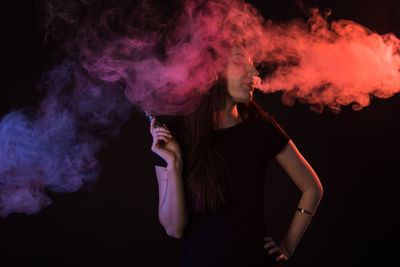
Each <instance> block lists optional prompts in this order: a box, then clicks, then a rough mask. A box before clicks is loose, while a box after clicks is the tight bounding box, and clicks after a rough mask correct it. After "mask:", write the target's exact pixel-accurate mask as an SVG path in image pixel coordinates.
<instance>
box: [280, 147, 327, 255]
mask: <svg viewBox="0 0 400 267" xmlns="http://www.w3.org/2000/svg"><path fill="white" fill-rule="evenodd" d="M275 159H276V160H277V162H278V163H279V164H280V165H281V166H282V168H283V169H284V170H285V172H286V173H287V174H288V175H289V177H290V178H291V179H292V180H293V182H294V183H295V184H296V185H297V187H298V188H299V189H300V191H301V192H302V196H301V198H300V201H299V204H298V207H300V208H303V209H306V210H307V211H311V212H312V213H313V214H314V213H315V211H316V209H317V207H318V205H319V202H320V200H321V197H322V194H323V188H322V185H321V182H320V180H319V178H318V176H317V174H316V173H315V172H314V170H313V168H312V167H311V166H310V164H308V162H307V161H306V160H305V159H304V157H303V156H302V155H301V154H300V152H299V151H298V150H297V148H296V146H295V145H294V143H293V142H292V141H291V140H289V142H288V144H287V145H286V146H285V148H284V149H283V150H282V151H281V152H280V153H279V154H278V155H277V156H276V157H275ZM311 219H312V216H310V215H308V214H305V213H301V212H296V213H295V215H294V217H293V220H292V222H291V224H290V226H289V229H288V231H287V233H286V235H285V236H284V237H283V239H282V241H281V243H280V245H279V246H280V247H281V248H282V249H284V250H286V252H288V253H289V255H291V254H293V252H294V250H295V249H296V246H297V244H298V243H299V241H300V239H301V237H302V236H303V234H304V232H305V231H306V229H307V227H308V225H309V223H310V221H311Z"/></svg>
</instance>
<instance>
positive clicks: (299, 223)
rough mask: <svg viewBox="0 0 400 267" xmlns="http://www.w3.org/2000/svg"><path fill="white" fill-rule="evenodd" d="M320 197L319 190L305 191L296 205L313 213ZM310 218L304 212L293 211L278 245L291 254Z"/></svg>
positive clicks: (320, 192)
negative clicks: (286, 229)
mask: <svg viewBox="0 0 400 267" xmlns="http://www.w3.org/2000/svg"><path fill="white" fill-rule="evenodd" d="M321 197H322V191H321V190H317V189H315V190H309V191H305V192H303V194H302V196H301V198H300V201H299V204H298V207H299V208H303V209H305V210H307V211H311V212H312V213H313V214H314V213H315V211H316V209H317V208H318V204H319V202H320V200H321ZM311 219H312V216H310V215H308V214H306V213H302V212H295V214H294V217H293V219H292V222H291V223H290V226H289V229H288V231H287V233H286V234H285V236H284V237H283V239H282V241H281V243H280V245H279V246H280V247H281V248H283V249H285V250H286V251H287V252H288V253H289V254H290V255H292V254H293V252H294V250H295V249H296V247H297V244H298V243H299V242H300V239H301V238H302V236H303V234H304V232H305V231H306V229H307V227H308V225H309V224H310V222H311Z"/></svg>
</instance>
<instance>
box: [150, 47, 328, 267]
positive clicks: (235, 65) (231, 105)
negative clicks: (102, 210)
mask: <svg viewBox="0 0 400 267" xmlns="http://www.w3.org/2000/svg"><path fill="white" fill-rule="evenodd" d="M257 75H258V73H257V71H256V69H255V67H254V65H253V63H252V61H251V59H250V57H249V56H248V54H247V53H246V51H245V49H244V48H243V47H242V46H241V45H240V44H237V43H235V44H234V45H233V47H232V50H231V55H230V58H229V59H228V62H227V71H226V76H225V77H226V78H220V79H219V81H218V82H217V83H216V85H215V86H213V88H212V89H210V91H209V93H207V94H206V95H204V96H203V98H202V100H201V103H200V105H199V108H198V109H197V110H196V111H194V112H193V113H192V114H190V115H188V116H185V117H178V118H177V119H176V120H174V121H172V122H170V123H169V124H168V125H166V124H162V125H160V124H158V125H157V122H156V120H155V119H152V121H151V126H150V132H151V134H152V136H153V144H152V148H151V149H152V151H153V152H154V153H155V154H156V155H155V170H156V175H157V179H158V184H159V210H158V212H159V220H160V222H161V224H162V225H163V227H164V228H165V230H166V232H167V234H168V235H169V236H172V237H175V238H181V237H183V241H184V242H183V258H182V265H183V266H190V267H194V266H268V265H267V264H268V263H267V261H268V260H269V259H268V258H270V257H272V256H271V255H274V256H273V257H274V259H275V261H280V262H283V261H286V260H288V259H289V258H290V257H291V255H292V254H293V252H294V250H295V248H296V246H297V244H298V242H299V241H300V239H301V237H302V235H303V233H304V231H305V230H306V228H307V226H308V224H309V223H310V220H311V218H312V215H313V214H314V213H315V211H316V209H317V207H318V204H319V201H320V199H321V197H322V192H323V189H322V186H321V183H320V181H319V179H318V177H317V175H316V174H315V172H314V171H313V169H312V168H311V166H310V165H309V164H308V163H307V161H306V160H305V159H304V158H303V157H302V155H301V154H300V152H299V151H298V150H297V149H296V146H295V145H294V144H293V142H292V141H291V140H290V138H289V136H288V135H287V134H286V133H285V132H284V131H283V130H282V129H281V128H280V127H279V125H278V124H277V123H276V122H275V120H274V119H273V118H272V117H271V116H269V115H268V114H267V113H266V112H263V111H262V110H261V108H260V107H258V106H257V104H256V103H255V102H254V100H253V90H254V85H255V84H254V80H255V79H256V78H257ZM272 159H275V160H276V161H277V162H278V163H279V164H280V165H281V166H282V168H283V169H284V170H285V171H286V173H287V174H288V175H289V177H290V178H291V179H292V180H293V182H294V183H295V184H296V185H297V186H298V188H299V189H300V190H301V191H302V197H301V199H300V201H299V204H298V209H297V211H296V213H295V215H294V217H293V220H292V222H291V224H290V227H289V229H288V231H287V233H286V235H285V236H284V238H283V239H282V241H281V242H280V244H279V245H276V243H275V242H274V241H273V240H272V238H270V237H268V236H265V222H264V203H263V202H264V201H263V200H264V198H263V197H264V192H263V190H264V180H265V171H266V169H265V168H266V165H267V162H268V161H269V160H272Z"/></svg>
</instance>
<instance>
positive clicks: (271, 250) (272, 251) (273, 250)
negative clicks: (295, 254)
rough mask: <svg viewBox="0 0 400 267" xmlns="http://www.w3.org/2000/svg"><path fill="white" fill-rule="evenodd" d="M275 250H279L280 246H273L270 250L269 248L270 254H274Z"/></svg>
mask: <svg viewBox="0 0 400 267" xmlns="http://www.w3.org/2000/svg"><path fill="white" fill-rule="evenodd" d="M275 252H279V248H278V247H274V248H271V249H270V250H268V254H274V253H275Z"/></svg>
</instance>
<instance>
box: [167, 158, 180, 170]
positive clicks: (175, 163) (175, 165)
mask: <svg viewBox="0 0 400 267" xmlns="http://www.w3.org/2000/svg"><path fill="white" fill-rule="evenodd" d="M167 164H168V165H167V169H168V170H176V171H180V170H181V169H182V157H181V156H180V155H177V156H175V157H174V158H173V159H171V161H169V162H167Z"/></svg>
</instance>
